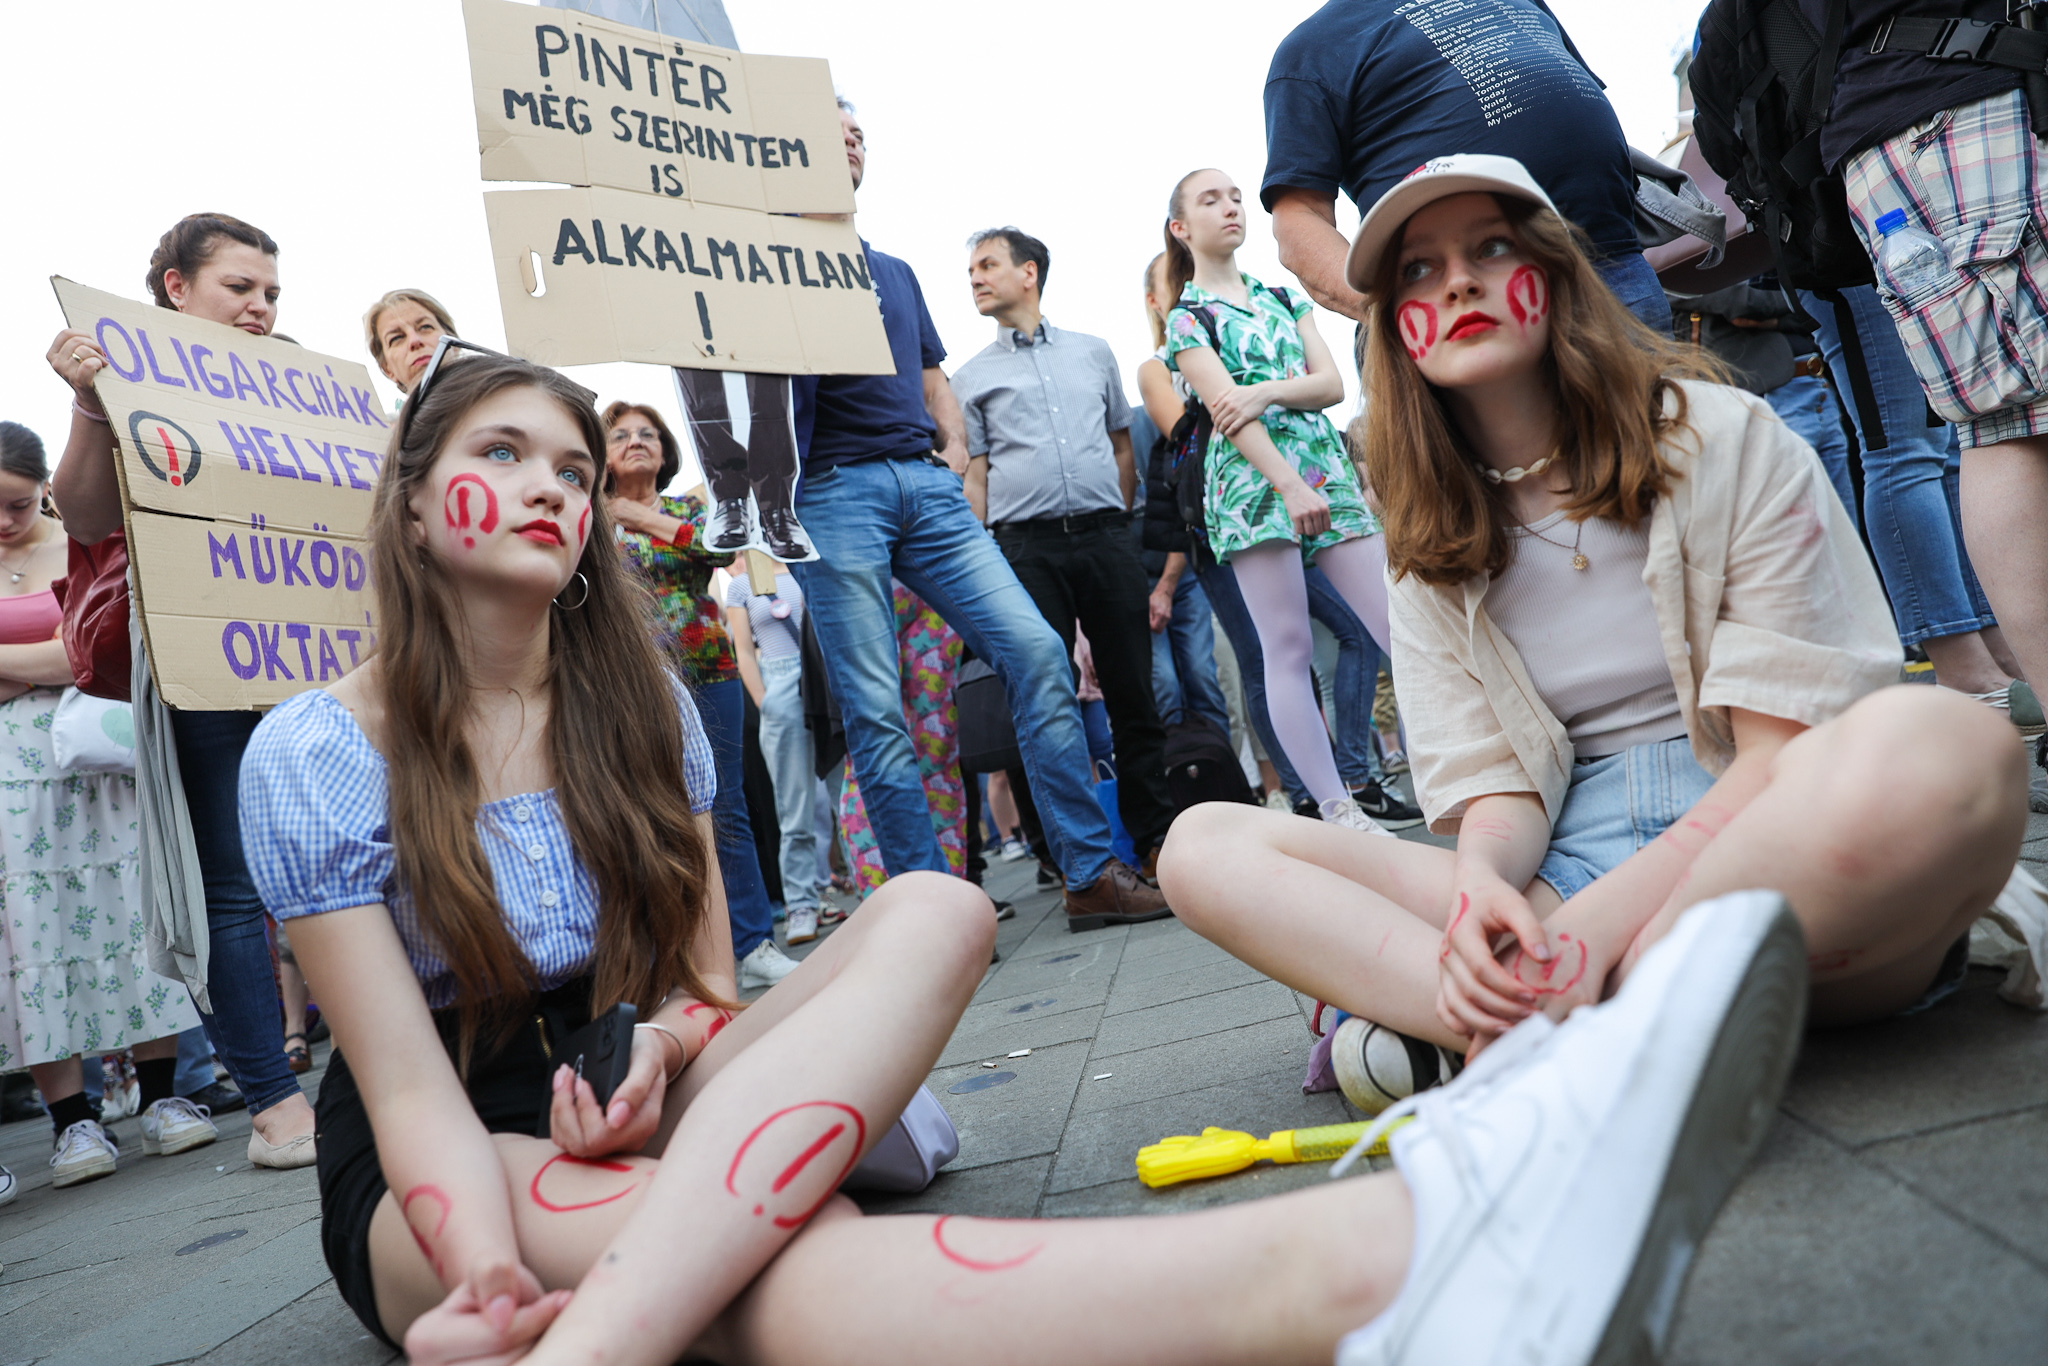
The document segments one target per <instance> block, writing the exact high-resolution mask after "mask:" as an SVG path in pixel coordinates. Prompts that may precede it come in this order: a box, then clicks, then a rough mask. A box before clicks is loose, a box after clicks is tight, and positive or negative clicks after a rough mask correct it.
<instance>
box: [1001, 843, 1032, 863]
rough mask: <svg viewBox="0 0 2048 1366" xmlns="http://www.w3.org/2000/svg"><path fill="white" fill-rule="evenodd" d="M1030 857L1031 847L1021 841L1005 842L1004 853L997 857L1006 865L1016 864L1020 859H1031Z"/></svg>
mask: <svg viewBox="0 0 2048 1366" xmlns="http://www.w3.org/2000/svg"><path fill="white" fill-rule="evenodd" d="M1030 856H1031V846H1030V845H1028V844H1026V843H1025V842H1024V841H1023V840H1020V839H1007V840H1004V841H1003V852H1002V853H1000V854H998V855H997V857H998V858H1000V859H1002V861H1003V862H1005V863H1015V862H1016V861H1017V860H1018V859H1020V858H1029V857H1030Z"/></svg>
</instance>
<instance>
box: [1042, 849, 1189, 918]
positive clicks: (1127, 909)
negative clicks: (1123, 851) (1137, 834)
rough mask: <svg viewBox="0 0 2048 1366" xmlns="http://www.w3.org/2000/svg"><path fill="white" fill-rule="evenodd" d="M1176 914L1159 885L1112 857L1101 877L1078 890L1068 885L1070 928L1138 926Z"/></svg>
mask: <svg viewBox="0 0 2048 1366" xmlns="http://www.w3.org/2000/svg"><path fill="white" fill-rule="evenodd" d="M1172 914H1173V907H1171V906H1169V905H1167V904H1166V897H1165V896H1164V895H1163V894H1162V893H1161V892H1160V890H1159V889H1158V888H1157V887H1154V886H1152V885H1151V884H1150V883H1148V882H1146V881H1145V879H1143V878H1141V877H1139V876H1138V874H1137V871H1136V870H1135V869H1133V868H1132V867H1131V866H1130V865H1129V864H1127V863H1125V862H1123V861H1122V860H1121V859H1111V860H1110V861H1109V867H1107V868H1105V869H1103V870H1102V876H1101V877H1099V878H1097V879H1095V881H1094V882H1093V883H1091V884H1089V885H1088V886H1086V887H1083V888H1081V889H1080V890H1078V891H1076V890H1075V889H1074V888H1072V887H1069V888H1067V928H1068V929H1069V930H1099V929H1101V928H1102V927H1103V926H1104V925H1136V924H1139V923H1141V922H1143V921H1146V920H1159V919H1161V918H1163V917H1165V916H1169V915H1172Z"/></svg>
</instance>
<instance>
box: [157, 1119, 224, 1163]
mask: <svg viewBox="0 0 2048 1366" xmlns="http://www.w3.org/2000/svg"><path fill="white" fill-rule="evenodd" d="M219 1137H220V1130H218V1129H215V1128H213V1127H212V1126H211V1125H208V1126H207V1127H205V1128H201V1127H199V1126H198V1125H194V1126H192V1127H191V1128H189V1129H187V1130H185V1131H184V1132H183V1133H180V1134H175V1135H173V1136H172V1137H171V1138H170V1139H168V1140H165V1139H154V1138H151V1137H150V1136H149V1131H148V1130H147V1129H144V1130H143V1131H142V1151H144V1152H145V1153H148V1154H150V1155H151V1156H153V1157H176V1156H177V1155H178V1154H179V1153H189V1152H191V1151H192V1150H193V1149H194V1148H204V1147H205V1146H206V1145H207V1144H209V1143H211V1142H213V1141H214V1140H215V1139H217V1138H219Z"/></svg>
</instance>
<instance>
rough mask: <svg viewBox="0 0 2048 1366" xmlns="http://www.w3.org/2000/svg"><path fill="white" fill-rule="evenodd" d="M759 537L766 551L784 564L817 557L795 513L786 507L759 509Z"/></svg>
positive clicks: (814, 548)
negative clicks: (765, 546)
mask: <svg viewBox="0 0 2048 1366" xmlns="http://www.w3.org/2000/svg"><path fill="white" fill-rule="evenodd" d="M761 539H762V540H763V541H765V542H767V544H768V553H769V554H770V555H773V556H774V557H775V558H776V559H778V560H781V561H782V562H783V563H784V564H790V563H793V562H795V561H798V560H810V559H815V558H817V554H818V552H817V549H816V547H814V546H813V545H812V544H811V538H810V535H809V534H808V533H807V532H805V531H804V528H803V524H802V523H801V522H799V521H797V519H796V514H795V513H794V512H791V511H790V510H789V509H788V508H762V509H761Z"/></svg>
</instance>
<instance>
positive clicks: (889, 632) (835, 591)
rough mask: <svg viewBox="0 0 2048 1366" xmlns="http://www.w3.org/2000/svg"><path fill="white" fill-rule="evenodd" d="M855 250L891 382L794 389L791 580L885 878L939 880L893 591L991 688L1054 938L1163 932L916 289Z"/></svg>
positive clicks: (852, 145) (814, 383) (1159, 911)
mask: <svg viewBox="0 0 2048 1366" xmlns="http://www.w3.org/2000/svg"><path fill="white" fill-rule="evenodd" d="M840 124H841V127H842V130H843V132H844V134H845V140H846V160H847V163H848V166H849V167H850V168H851V170H852V172H853V184H854V188H855V189H859V188H860V182H861V173H862V171H863V170H864V169H865V166H866V161H867V139H866V137H865V136H864V135H863V134H862V132H861V127H860V123H859V120H858V119H856V118H855V116H854V112H853V109H852V108H851V107H850V106H848V105H846V104H845V102H844V101H842V102H841V105H840ZM861 245H862V247H863V248H865V250H866V251H867V258H868V271H869V275H870V278H872V279H873V281H874V285H875V296H876V302H877V303H878V304H879V305H880V306H881V310H882V325H883V327H884V328H885V329H886V330H887V332H888V334H889V349H890V351H891V353H892V354H893V355H894V356H895V358H896V373H894V374H893V375H823V376H803V377H799V378H798V379H797V380H796V384H795V398H796V413H795V416H796V429H797V445H798V448H799V450H800V451H801V452H802V454H803V462H804V463H803V470H804V473H803V482H802V484H801V485H800V486H799V487H798V491H797V500H796V507H797V516H798V517H799V518H800V519H801V520H802V522H803V524H804V527H805V529H806V530H808V531H809V532H810V533H811V539H812V540H813V542H815V543H816V545H817V547H818V554H819V556H820V558H819V559H817V560H814V561H811V562H809V563H799V564H793V565H791V566H790V568H791V569H792V570H793V571H794V572H795V574H796V577H797V582H798V584H799V585H801V586H802V588H803V591H804V596H805V597H806V598H807V599H808V600H809V603H810V610H811V621H812V623H813V625H815V627H816V628H817V632H818V644H819V645H820V646H821V647H822V649H823V653H824V656H825V671H826V673H827V674H828V675H829V676H830V678H831V682H832V691H833V693H834V695H835V696H836V697H837V698H838V701H839V709H840V712H841V713H842V715H843V716H844V717H845V721H846V744H847V749H848V750H849V751H850V757H851V760H852V766H853V772H854V773H855V774H857V775H859V778H860V791H861V801H862V803H863V805H864V806H865V807H866V809H867V816H868V823H869V825H870V826H872V827H873V829H874V832H875V841H876V844H877V845H878V846H879V847H880V849H881V853H882V864H883V866H884V867H885V868H886V869H887V870H888V872H889V874H890V875H891V876H892V877H893V876H894V875H896V874H898V873H905V872H910V871H912V870H914V869H929V870H932V871H934V872H941V873H943V872H946V871H948V866H947V861H946V853H945V850H944V849H942V848H941V847H940V845H939V841H938V837H937V836H936V835H935V834H934V833H933V830H932V812H931V808H930V806H929V804H928V803H927V802H926V800H925V792H924V782H923V779H922V778H921V777H920V776H919V774H918V767H917V755H916V752H915V750H914V749H913V748H912V745H911V739H910V730H909V727H908V725H907V724H906V722H905V720H904V716H903V683H902V674H901V669H900V666H899V664H898V661H897V642H896V610H895V604H894V600H893V593H892V590H891V588H890V583H889V581H890V579H891V578H892V577H893V578H897V579H901V580H902V581H903V583H904V584H905V585H906V586H907V587H909V588H910V590H911V591H912V592H914V593H916V594H917V595H918V596H919V597H921V598H923V599H924V600H925V601H926V602H928V603H930V604H931V605H932V606H933V607H934V608H936V609H938V612H939V615H941V616H943V617H944V618H945V619H946V621H947V624H949V625H950V626H952V628H953V629H954V630H955V631H958V632H959V633H960V636H961V638H962V639H963V640H965V641H966V642H967V645H968V648H969V649H971V650H973V651H974V653H975V654H976V655H977V656H978V657H979V658H981V659H984V660H986V661H988V663H989V664H990V665H991V666H992V667H993V668H994V669H995V670H996V672H997V673H998V674H1000V675H1002V679H1003V687H1004V691H1005V692H1006V693H1007V694H1008V696H1009V700H1010V714H1011V716H1012V717H1013V718H1014V720H1015V722H1016V728H1017V746H1018V748H1019V749H1020V750H1021V751H1022V753H1023V756H1024V767H1025V769H1026V771H1027V772H1028V773H1029V775H1030V779H1031V790H1032V793H1033V794H1034V796H1035V797H1036V799H1037V803H1038V811H1039V815H1040V818H1041V819H1042V821H1043V823H1044V826H1045V834H1046V839H1047V842H1048V843H1049V844H1050V845H1051V847H1052V852H1053V857H1054V858H1055V859H1057V860H1058V861H1059V866H1060V871H1061V873H1062V874H1063V875H1064V876H1065V879H1066V884H1067V898H1066V915H1067V928H1068V929H1070V930H1087V929H1096V928H1099V927H1101V926H1103V925H1130V924H1135V923H1137V922H1139V921H1142V920H1156V919H1158V918H1160V917H1162V916H1166V915H1171V914H1172V912H1171V911H1170V910H1169V909H1168V908H1167V905H1166V898H1165V897H1163V896H1161V895H1160V893H1159V889H1158V888H1157V887H1155V886H1153V885H1152V884H1151V883H1149V882H1147V881H1146V880H1145V879H1144V878H1143V877H1141V876H1140V875H1139V874H1138V873H1137V871H1136V870H1135V869H1133V868H1131V867H1130V866H1129V865H1127V864H1125V863H1123V862H1122V861H1121V860H1119V859H1117V858H1116V857H1114V856H1113V855H1112V854H1111V853H1110V849H1109V840H1110V833H1109V820H1108V817H1107V816H1105V815H1104V814H1103V810H1102V806H1101V804H1100V803H1098V802H1097V801H1096V799H1095V784H1094V776H1095V775H1094V769H1093V768H1092V766H1091V765H1090V764H1089V762H1088V741H1087V736H1086V734H1085V732H1084V731H1083V730H1082V727H1081V708H1080V704H1079V703H1078V702H1077V701H1075V698H1074V680H1073V672H1072V670H1071V668H1070V666H1069V664H1068V661H1067V653H1066V649H1065V647H1064V646H1063V645H1062V644H1061V642H1060V637H1059V633H1058V632H1056V631H1054V630H1053V628H1052V627H1051V625H1049V624H1048V623H1047V622H1046V620H1045V618H1044V617H1043V616H1041V615H1040V614H1039V611H1038V608H1037V605H1036V604H1034V603H1033V602H1032V600H1031V595H1030V594H1029V593H1026V592H1025V591H1024V586H1023V585H1022V584H1021V583H1019V582H1018V581H1017V575H1016V573H1015V571H1013V570H1012V569H1011V568H1010V564H1009V561H1008V560H1006V559H1004V558H1003V555H1002V552H1001V551H999V550H997V549H996V545H995V542H994V541H992V540H990V539H989V536H988V533H987V532H986V531H984V530H983V529H982V526H981V522H980V520H979V519H978V518H977V517H976V516H975V515H974V510H973V508H971V507H970V506H969V505H968V502H967V494H966V492H965V490H964V489H963V487H962V483H961V479H962V475H963V474H964V472H965V471H966V469H967V429H966V422H965V420H964V419H963V418H962V416H961V413H960V405H959V404H958V403H957V402H955V401H954V398H953V390H952V387H951V386H950V385H949V384H948V383H947V380H946V372H945V371H943V370H941V369H940V368H939V363H940V362H941V361H943V360H944V359H945V358H946V349H945V347H943V346H941V345H940V344H939V334H938V329H937V328H935V327H934V326H932V319H931V314H930V313H929V312H928V311H927V310H926V308H925V306H924V294H923V291H921V290H920V289H919V288H918V284H917V276H916V275H915V274H913V273H912V272H911V269H910V267H909V266H908V265H906V264H905V263H904V262H902V261H899V260H897V259H896V258H895V257H893V256H888V255H885V254H883V253H882V252H879V251H876V250H875V249H874V248H873V247H870V246H868V245H867V244H866V243H865V242H863V243H862V244H861Z"/></svg>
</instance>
